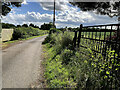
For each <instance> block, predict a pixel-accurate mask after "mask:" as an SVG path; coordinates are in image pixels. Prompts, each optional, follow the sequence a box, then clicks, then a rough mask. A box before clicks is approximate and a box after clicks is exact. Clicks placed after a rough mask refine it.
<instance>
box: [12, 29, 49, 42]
mask: <svg viewBox="0 0 120 90" xmlns="http://www.w3.org/2000/svg"><path fill="white" fill-rule="evenodd" d="M44 33H47V31H46V30H44V31H43V30H39V29H38V28H33V27H18V28H15V30H14V32H13V37H12V40H18V39H22V38H28V37H31V36H38V35H43V34H44Z"/></svg>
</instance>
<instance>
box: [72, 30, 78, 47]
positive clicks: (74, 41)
mask: <svg viewBox="0 0 120 90" xmlns="http://www.w3.org/2000/svg"><path fill="white" fill-rule="evenodd" d="M76 42H77V31H75V36H74V38H73V43H74V47H76Z"/></svg>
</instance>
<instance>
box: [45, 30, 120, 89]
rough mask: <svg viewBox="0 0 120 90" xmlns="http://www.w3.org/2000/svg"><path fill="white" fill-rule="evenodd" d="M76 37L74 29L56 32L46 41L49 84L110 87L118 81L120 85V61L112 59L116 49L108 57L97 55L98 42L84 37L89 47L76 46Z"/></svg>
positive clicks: (73, 86) (58, 86) (47, 79)
mask: <svg viewBox="0 0 120 90" xmlns="http://www.w3.org/2000/svg"><path fill="white" fill-rule="evenodd" d="M73 37H74V33H72V32H65V33H64V34H63V33H59V34H58V33H54V34H52V35H49V36H48V37H47V38H46V39H45V41H44V42H43V44H44V45H45V49H46V51H47V53H46V57H47V58H46V62H45V68H46V69H45V73H44V74H45V78H46V81H47V85H48V87H49V88H92V89H95V88H102V89H103V88H106V89H109V88H116V87H115V84H116V86H119V74H118V72H119V68H118V67H119V66H120V63H117V62H116V61H115V60H114V59H111V57H114V50H111V49H109V50H108V51H107V53H108V54H109V56H108V60H106V59H104V57H103V56H102V55H101V54H97V55H96V56H95V55H94V53H93V52H92V50H91V47H92V48H93V47H96V45H95V44H94V43H93V44H91V46H90V44H88V43H87V44H86V42H85V41H84V40H81V43H82V44H85V45H86V46H88V48H87V49H84V48H82V47H80V48H74V47H73ZM81 52H84V54H83V53H81ZM116 56H117V55H116ZM111 62H112V63H111ZM116 73H117V74H116ZM116 80H118V81H116Z"/></svg>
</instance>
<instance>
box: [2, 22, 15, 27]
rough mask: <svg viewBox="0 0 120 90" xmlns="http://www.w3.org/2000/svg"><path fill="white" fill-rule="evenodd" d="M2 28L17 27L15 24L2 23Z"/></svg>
mask: <svg viewBox="0 0 120 90" xmlns="http://www.w3.org/2000/svg"><path fill="white" fill-rule="evenodd" d="M2 28H15V25H14V24H9V23H2Z"/></svg>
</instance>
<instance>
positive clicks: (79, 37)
mask: <svg viewBox="0 0 120 90" xmlns="http://www.w3.org/2000/svg"><path fill="white" fill-rule="evenodd" d="M82 27H83V25H82V24H81V25H80V29H79V35H78V48H79V44H80V39H81V31H82Z"/></svg>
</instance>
